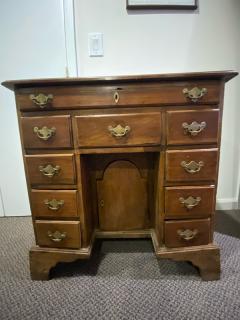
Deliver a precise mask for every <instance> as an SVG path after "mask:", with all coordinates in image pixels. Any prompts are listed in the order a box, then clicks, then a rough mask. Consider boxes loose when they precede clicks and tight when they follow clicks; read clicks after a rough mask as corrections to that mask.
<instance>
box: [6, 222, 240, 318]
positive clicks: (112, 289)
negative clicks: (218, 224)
mask: <svg viewBox="0 0 240 320" xmlns="http://www.w3.org/2000/svg"><path fill="white" fill-rule="evenodd" d="M235 227H236V224H235ZM221 232H222V231H221ZM226 233H227V232H226ZM239 235H240V229H239ZM215 240H216V242H217V243H218V244H219V245H220V247H221V249H222V250H221V259H222V278H221V280H219V281H213V282H203V281H201V279H200V277H199V276H198V273H197V271H196V270H195V268H194V267H192V266H191V265H190V264H188V263H186V262H178V263H177V262H173V261H167V260H157V259H156V258H155V256H154V254H153V251H152V245H151V242H150V240H113V241H110V240H109V241H102V242H99V243H98V245H97V246H96V250H95V252H94V255H93V257H92V259H91V260H89V261H80V262H75V263H72V264H61V265H59V266H58V267H57V268H56V269H55V270H54V272H53V275H54V279H52V280H50V281H47V282H42V281H31V280H30V277H29V269H28V268H29V266H28V249H29V247H30V246H31V245H32V244H33V243H34V239H33V232H32V226H31V220H30V218H1V219H0V320H5V319H9V320H10V319H11V320H15V319H16V320H21V319H24V320H27V319H29V320H38V319H58V320H61V319H67V320H70V319H81V320H85V319H91V320H95V319H98V320H100V319H105V320H115V319H116V320H125V319H136V320H141V319H143V320H148V319H149V320H153V319H164V320H165V319H166V320H170V319H174V320H188V319H189V320H190V319H191V320H196V319H198V320H205V319H206V320H216V319H223V320H228V319H229V320H230V319H231V320H235V319H236V320H239V319H240V239H239V238H236V237H232V236H229V235H227V234H223V233H216V234H215Z"/></svg>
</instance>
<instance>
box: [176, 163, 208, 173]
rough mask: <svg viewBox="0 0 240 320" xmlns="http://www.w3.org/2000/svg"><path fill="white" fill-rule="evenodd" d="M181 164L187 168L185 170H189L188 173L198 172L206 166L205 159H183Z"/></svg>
mask: <svg viewBox="0 0 240 320" xmlns="http://www.w3.org/2000/svg"><path fill="white" fill-rule="evenodd" d="M181 166H182V167H183V168H184V169H185V171H187V172H188V173H191V174H194V173H197V172H199V171H200V170H201V168H202V167H203V166H204V162H203V161H199V162H196V161H190V162H186V161H182V162H181Z"/></svg>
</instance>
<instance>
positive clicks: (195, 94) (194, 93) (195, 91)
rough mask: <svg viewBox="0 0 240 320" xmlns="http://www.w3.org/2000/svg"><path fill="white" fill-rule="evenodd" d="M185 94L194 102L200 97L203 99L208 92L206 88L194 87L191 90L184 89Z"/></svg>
mask: <svg viewBox="0 0 240 320" xmlns="http://www.w3.org/2000/svg"><path fill="white" fill-rule="evenodd" d="M183 94H184V95H185V96H186V97H187V98H189V99H190V100H192V102H197V101H198V100H199V99H201V98H202V97H203V96H204V95H205V94H207V89H206V88H198V87H194V88H192V89H191V90H188V88H184V89H183Z"/></svg>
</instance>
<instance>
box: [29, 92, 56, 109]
mask: <svg viewBox="0 0 240 320" xmlns="http://www.w3.org/2000/svg"><path fill="white" fill-rule="evenodd" d="M29 99H30V100H32V102H33V103H34V104H36V105H37V106H39V107H40V108H45V107H46V105H47V104H49V102H51V100H52V99H53V95H52V94H48V95H45V94H43V93H39V94H37V95H34V94H30V95H29Z"/></svg>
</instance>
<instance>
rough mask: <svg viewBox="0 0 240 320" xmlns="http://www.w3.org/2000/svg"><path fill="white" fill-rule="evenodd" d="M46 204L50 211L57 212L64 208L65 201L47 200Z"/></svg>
mask: <svg viewBox="0 0 240 320" xmlns="http://www.w3.org/2000/svg"><path fill="white" fill-rule="evenodd" d="M44 204H45V205H46V206H47V207H48V209H49V210H53V211H57V210H59V209H60V208H62V207H63V205H64V200H57V199H52V200H48V199H46V200H44Z"/></svg>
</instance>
